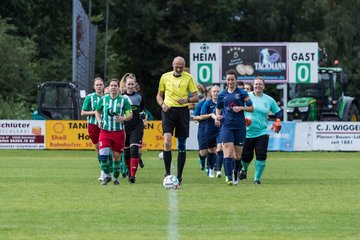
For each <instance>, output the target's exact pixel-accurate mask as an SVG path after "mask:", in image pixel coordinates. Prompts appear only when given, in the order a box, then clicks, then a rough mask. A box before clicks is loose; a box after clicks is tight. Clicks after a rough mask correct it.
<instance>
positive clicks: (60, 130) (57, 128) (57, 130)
mask: <svg viewBox="0 0 360 240" xmlns="http://www.w3.org/2000/svg"><path fill="white" fill-rule="evenodd" d="M53 130H54V132H55V133H63V132H64V130H65V126H64V124H62V123H60V122H58V123H55V124H54V126H53Z"/></svg>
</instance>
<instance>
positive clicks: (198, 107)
mask: <svg viewBox="0 0 360 240" xmlns="http://www.w3.org/2000/svg"><path fill="white" fill-rule="evenodd" d="M205 102H206V99H205V98H204V99H203V100H201V101H200V102H198V103H197V104H196V107H195V109H194V112H193V116H200V114H201V113H200V112H201V108H202V106H203V105H204V103H205ZM198 122H199V127H205V126H206V120H202V121H198Z"/></svg>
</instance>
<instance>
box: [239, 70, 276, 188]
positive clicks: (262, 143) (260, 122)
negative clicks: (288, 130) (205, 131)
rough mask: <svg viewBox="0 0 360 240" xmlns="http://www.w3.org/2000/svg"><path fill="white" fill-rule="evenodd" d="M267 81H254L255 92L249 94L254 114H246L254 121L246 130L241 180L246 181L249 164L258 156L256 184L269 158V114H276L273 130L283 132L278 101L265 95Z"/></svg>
mask: <svg viewBox="0 0 360 240" xmlns="http://www.w3.org/2000/svg"><path fill="white" fill-rule="evenodd" d="M264 89H265V81H264V79H263V78H262V77H256V78H255V81H254V91H253V92H250V93H249V96H250V99H251V101H252V102H253V106H254V112H252V113H245V116H246V117H247V118H250V119H251V120H252V123H251V125H250V126H248V127H247V129H246V139H245V145H244V151H243V153H242V169H241V171H240V177H239V179H240V180H242V179H246V175H247V170H248V167H249V164H250V163H251V161H252V159H253V157H254V151H255V154H256V161H255V176H254V184H261V181H260V179H261V176H262V174H263V172H264V169H265V165H266V158H267V148H268V143H269V131H268V129H267V128H268V124H267V120H268V114H269V112H270V111H271V112H273V113H275V117H276V122H275V123H274V124H273V126H272V130H274V131H275V132H276V133H278V132H279V131H280V130H281V124H280V118H281V116H282V110H281V109H280V107H279V106H278V105H277V103H276V101H275V100H274V99H273V98H272V97H270V96H269V95H267V94H265V93H264Z"/></svg>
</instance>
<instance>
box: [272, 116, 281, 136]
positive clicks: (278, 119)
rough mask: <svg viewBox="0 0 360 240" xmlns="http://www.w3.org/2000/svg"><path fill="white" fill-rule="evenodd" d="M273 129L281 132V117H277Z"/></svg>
mask: <svg viewBox="0 0 360 240" xmlns="http://www.w3.org/2000/svg"><path fill="white" fill-rule="evenodd" d="M271 130H273V131H274V132H276V133H279V132H280V130H281V124H280V118H277V119H276V121H275V122H274V124H273V125H272V126H271Z"/></svg>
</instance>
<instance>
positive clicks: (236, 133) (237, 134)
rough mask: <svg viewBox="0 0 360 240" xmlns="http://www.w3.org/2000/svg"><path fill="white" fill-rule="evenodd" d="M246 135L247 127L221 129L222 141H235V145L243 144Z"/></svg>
mask: <svg viewBox="0 0 360 240" xmlns="http://www.w3.org/2000/svg"><path fill="white" fill-rule="evenodd" d="M245 137H246V129H224V128H223V129H221V142H222V143H231V142H232V143H234V145H235V146H243V145H244V142H245Z"/></svg>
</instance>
